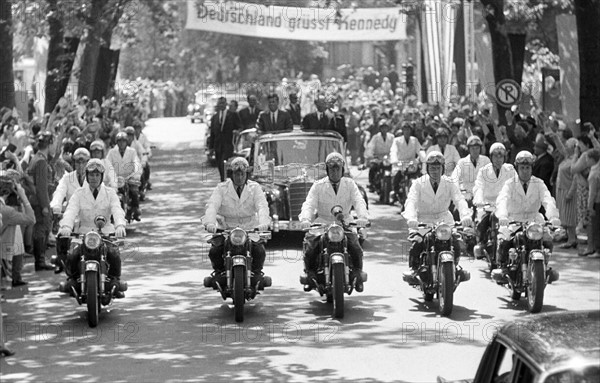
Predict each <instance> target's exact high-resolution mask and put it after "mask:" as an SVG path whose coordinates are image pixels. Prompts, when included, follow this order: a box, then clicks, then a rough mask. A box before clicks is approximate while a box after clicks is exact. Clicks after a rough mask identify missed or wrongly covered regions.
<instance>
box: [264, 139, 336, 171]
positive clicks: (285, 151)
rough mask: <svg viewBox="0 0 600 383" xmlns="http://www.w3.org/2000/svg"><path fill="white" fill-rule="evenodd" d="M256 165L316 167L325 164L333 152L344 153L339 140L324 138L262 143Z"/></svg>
mask: <svg viewBox="0 0 600 383" xmlns="http://www.w3.org/2000/svg"><path fill="white" fill-rule="evenodd" d="M257 149H258V150H257V153H256V164H257V165H259V166H262V164H264V163H265V162H266V161H273V163H274V165H275V166H280V165H289V164H309V165H314V164H317V163H319V162H325V158H327V155H328V154H329V153H331V152H339V153H341V152H342V144H341V142H340V141H339V140H335V139H327V138H323V137H310V138H307V137H303V138H290V139H285V140H277V141H265V142H261V143H260V144H259V146H258V148H257Z"/></svg>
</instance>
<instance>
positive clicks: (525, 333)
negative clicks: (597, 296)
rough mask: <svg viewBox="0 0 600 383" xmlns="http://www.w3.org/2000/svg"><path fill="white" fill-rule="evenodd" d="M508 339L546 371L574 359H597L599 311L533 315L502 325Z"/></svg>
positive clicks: (503, 336)
mask: <svg viewBox="0 0 600 383" xmlns="http://www.w3.org/2000/svg"><path fill="white" fill-rule="evenodd" d="M498 336H500V337H501V338H504V339H505V340H508V341H509V342H510V343H512V344H513V345H514V347H515V348H517V349H520V350H521V351H523V352H524V353H525V354H526V355H528V356H529V357H530V358H532V359H533V360H534V361H535V362H536V363H537V364H538V365H540V366H542V367H543V368H545V369H550V368H555V367H558V366H559V365H563V364H565V365H566V364H568V363H569V361H571V360H573V359H575V358H577V359H589V360H590V361H591V362H594V361H595V362H596V363H597V362H598V360H599V358H600V310H596V311H569V312H561V313H550V314H542V315H535V316H533V317H531V318H528V319H523V320H516V321H514V322H510V323H507V324H505V325H504V326H502V327H501V328H500V330H499V332H498Z"/></svg>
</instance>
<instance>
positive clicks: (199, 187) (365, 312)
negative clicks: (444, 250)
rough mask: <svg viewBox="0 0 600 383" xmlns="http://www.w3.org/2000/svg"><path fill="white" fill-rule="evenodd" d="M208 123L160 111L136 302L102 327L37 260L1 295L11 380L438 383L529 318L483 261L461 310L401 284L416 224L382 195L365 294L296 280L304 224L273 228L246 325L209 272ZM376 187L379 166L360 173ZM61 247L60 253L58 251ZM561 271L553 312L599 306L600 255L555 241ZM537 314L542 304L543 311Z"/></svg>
mask: <svg viewBox="0 0 600 383" xmlns="http://www.w3.org/2000/svg"><path fill="white" fill-rule="evenodd" d="M205 130H206V126H205V125H202V124H193V125H192V124H191V123H190V122H189V120H188V119H185V118H170V119H169V118H165V119H160V120H150V121H149V122H148V126H147V127H146V129H145V132H146V134H147V135H148V137H149V138H150V140H151V141H152V142H154V143H155V144H156V146H157V149H156V150H155V151H154V158H153V159H152V160H151V165H152V184H153V190H152V191H150V192H149V193H148V197H147V201H146V202H144V203H143V204H142V210H143V216H142V221H141V222H139V223H135V224H133V225H132V227H130V228H129V230H128V237H127V238H126V244H125V246H124V247H123V248H122V249H121V254H122V258H123V279H124V280H127V281H128V283H129V291H127V293H126V298H125V299H123V300H119V301H117V302H115V303H114V304H112V305H111V306H110V307H109V308H107V309H104V310H103V312H102V313H101V316H100V325H99V326H98V327H97V328H95V329H91V328H89V327H88V325H87V321H86V315H87V314H86V310H85V307H84V306H78V305H77V302H76V301H75V300H74V299H73V298H71V297H69V296H67V295H65V294H61V293H59V292H58V291H57V285H58V283H59V282H60V281H61V280H62V278H63V277H64V275H61V276H57V275H54V274H53V273H52V272H38V273H34V271H33V264H32V260H31V259H29V260H28V261H29V263H28V264H27V266H26V269H25V276H24V277H25V279H26V280H28V281H29V282H30V284H29V285H28V286H27V287H26V288H21V289H15V290H8V291H5V292H4V295H5V298H6V301H4V302H3V303H2V308H3V312H4V314H5V318H4V327H5V332H6V337H7V341H8V343H7V346H8V347H9V348H11V349H13V350H14V351H16V355H15V356H13V357H10V358H6V359H0V381H1V382H3V383H4V382H70V381H76V382H80V383H81V382H163V381H168V382H192V381H193V382H215V381H226V382H231V381H266V382H269V381H273V382H279V381H281V382H306V381H315V382H320V381H323V382H333V381H346V382H364V381H366V382H434V381H435V379H436V377H437V376H440V375H441V376H443V377H445V378H448V379H459V378H472V377H473V376H474V374H475V371H476V369H477V366H478V362H479V359H480V357H481V355H482V354H483V351H484V349H485V346H486V345H487V343H488V342H489V340H490V339H491V337H492V336H493V334H494V331H495V329H496V328H498V326H500V325H501V324H502V323H504V322H506V321H509V320H512V319H515V318H522V317H528V316H530V315H532V314H529V313H528V312H527V311H526V303H525V301H524V300H522V301H520V302H514V301H512V300H511V299H510V296H509V293H508V290H507V289H505V288H503V287H501V286H498V285H496V284H495V283H493V282H492V281H491V280H490V278H489V275H488V273H487V272H486V264H485V263H484V262H483V261H478V260H474V259H469V258H463V259H462V260H461V265H462V266H463V267H464V268H466V269H467V270H469V271H470V272H471V276H472V278H471V280H470V281H469V282H466V283H464V284H461V285H460V286H459V287H458V289H457V290H456V293H455V301H454V311H453V313H452V315H451V316H450V317H449V318H446V317H441V316H440V315H438V313H437V302H436V301H435V300H434V301H433V302H424V301H423V299H422V297H421V294H420V292H419V291H418V290H416V289H414V288H411V287H409V286H408V285H406V284H405V283H404V282H403V281H402V272H403V271H404V270H405V269H407V267H408V265H407V260H408V248H409V244H408V242H407V241H406V236H407V229H406V222H405V221H404V220H403V219H402V217H401V216H400V215H399V214H398V212H399V208H398V207H397V206H395V207H390V206H386V205H380V204H378V203H376V202H375V199H376V196H375V195H374V194H370V195H369V197H370V206H369V208H370V213H371V219H372V227H371V229H370V232H369V237H368V239H367V240H366V242H365V244H364V251H365V256H364V269H365V271H366V272H368V274H369V280H368V282H367V283H366V284H365V290H364V292H363V293H353V294H352V295H351V296H346V312H345V317H344V318H343V319H341V320H335V319H332V318H331V310H332V309H331V305H330V304H327V303H326V302H325V301H324V299H322V298H320V297H319V295H318V294H317V293H316V292H314V291H313V292H309V293H306V292H304V291H303V289H302V286H301V285H300V284H299V282H298V276H299V275H300V273H301V272H302V268H303V263H302V256H301V243H302V235H298V234H295V235H284V234H282V233H278V234H275V235H274V238H273V240H272V241H270V242H269V243H268V245H267V260H266V262H265V270H264V271H265V273H266V274H267V275H270V276H271V277H272V279H273V286H272V287H271V288H268V289H266V290H265V291H264V292H262V293H261V294H260V295H259V296H257V298H256V299H255V300H253V301H251V302H249V303H247V304H246V311H245V321H244V322H243V323H236V322H235V321H234V318H233V306H232V305H231V300H228V301H223V300H222V299H221V297H220V295H219V294H218V293H217V292H216V291H214V290H212V289H206V288H204V287H203V283H202V280H203V278H204V276H206V275H208V274H209V273H210V270H211V267H210V262H209V260H208V257H207V250H208V244H206V242H205V233H204V232H203V231H202V229H201V225H200V218H201V216H202V215H203V213H204V210H205V203H206V200H207V199H208V197H209V195H210V193H211V191H212V189H213V188H214V186H215V185H216V183H217V180H218V172H217V171H216V169H214V168H211V167H209V166H207V165H206V164H205V158H204V148H203V144H204V134H205ZM351 173H352V175H353V176H354V177H355V178H356V179H357V182H359V183H362V184H363V185H365V186H366V182H367V174H366V171H359V170H357V169H356V168H352V169H351ZM53 250H54V249H50V250H49V251H53ZM551 265H552V266H553V267H554V268H556V269H558V270H559V271H560V280H559V281H558V282H556V283H555V284H553V285H550V286H548V287H547V289H546V294H545V299H544V308H543V312H556V311H565V310H579V309H598V308H599V307H600V293H599V291H600V259H587V258H582V257H578V256H577V253H576V250H567V251H564V250H562V251H555V253H554V255H553V259H552V261H551ZM533 315H536V314H533Z"/></svg>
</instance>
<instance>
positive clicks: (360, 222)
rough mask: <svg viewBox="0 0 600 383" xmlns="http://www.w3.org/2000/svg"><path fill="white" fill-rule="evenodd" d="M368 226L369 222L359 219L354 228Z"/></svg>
mask: <svg viewBox="0 0 600 383" xmlns="http://www.w3.org/2000/svg"><path fill="white" fill-rule="evenodd" d="M368 224H369V221H368V220H366V219H363V218H359V219H357V220H356V226H358V227H367V225H368Z"/></svg>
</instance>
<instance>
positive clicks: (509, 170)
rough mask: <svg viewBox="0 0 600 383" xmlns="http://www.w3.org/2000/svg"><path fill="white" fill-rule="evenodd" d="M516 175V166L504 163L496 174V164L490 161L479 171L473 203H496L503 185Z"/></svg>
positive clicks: (474, 188)
mask: <svg viewBox="0 0 600 383" xmlns="http://www.w3.org/2000/svg"><path fill="white" fill-rule="evenodd" d="M514 176H515V168H514V167H513V166H512V165H511V164H503V165H502V167H500V173H499V174H498V176H496V171H495V170H494V165H493V164H491V163H489V164H487V165H485V166H484V167H483V168H481V169H480V170H479V171H478V172H477V178H476V179H475V185H474V187H473V203H475V204H479V203H489V204H492V205H496V199H497V198H498V195H499V194H500V191H501V190H502V187H503V186H504V184H505V183H506V181H508V180H509V179H511V178H513V177H514Z"/></svg>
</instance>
